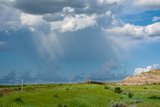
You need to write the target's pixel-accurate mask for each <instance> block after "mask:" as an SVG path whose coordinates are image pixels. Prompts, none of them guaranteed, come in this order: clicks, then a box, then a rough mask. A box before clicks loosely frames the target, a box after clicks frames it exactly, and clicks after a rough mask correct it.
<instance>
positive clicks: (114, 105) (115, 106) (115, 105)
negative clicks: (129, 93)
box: [111, 102, 127, 107]
mask: <svg viewBox="0 0 160 107" xmlns="http://www.w3.org/2000/svg"><path fill="white" fill-rule="evenodd" d="M111 107H127V105H126V104H123V103H121V102H112V103H111Z"/></svg>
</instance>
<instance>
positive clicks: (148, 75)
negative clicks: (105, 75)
mask: <svg viewBox="0 0 160 107" xmlns="http://www.w3.org/2000/svg"><path fill="white" fill-rule="evenodd" d="M158 83H160V69H155V70H151V71H149V72H143V73H141V74H139V75H133V76H129V77H127V78H125V79H123V80H122V81H121V82H120V83H118V84H119V85H142V84H158Z"/></svg>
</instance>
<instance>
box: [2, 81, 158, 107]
mask: <svg viewBox="0 0 160 107" xmlns="http://www.w3.org/2000/svg"><path fill="white" fill-rule="evenodd" d="M0 107H160V85H156V84H155V85H139V86H138V85H137V86H117V85H115V84H86V83H83V84H39V85H23V87H22V86H20V85H11V86H3V85H1V86H0Z"/></svg>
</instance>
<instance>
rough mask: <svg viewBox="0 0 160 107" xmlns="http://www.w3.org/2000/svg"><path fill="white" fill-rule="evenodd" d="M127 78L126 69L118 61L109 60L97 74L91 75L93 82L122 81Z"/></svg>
mask: <svg viewBox="0 0 160 107" xmlns="http://www.w3.org/2000/svg"><path fill="white" fill-rule="evenodd" d="M125 76H126V74H125V71H124V67H123V65H122V64H119V63H118V62H116V61H113V60H109V61H107V62H106V63H104V64H103V65H102V66H101V69H100V70H99V71H97V72H93V73H91V76H90V77H89V78H90V79H91V80H97V81H108V80H120V79H122V78H124V77H125Z"/></svg>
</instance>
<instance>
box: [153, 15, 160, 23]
mask: <svg viewBox="0 0 160 107" xmlns="http://www.w3.org/2000/svg"><path fill="white" fill-rule="evenodd" d="M152 21H153V22H156V21H160V17H159V16H154V17H153V18H152Z"/></svg>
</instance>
